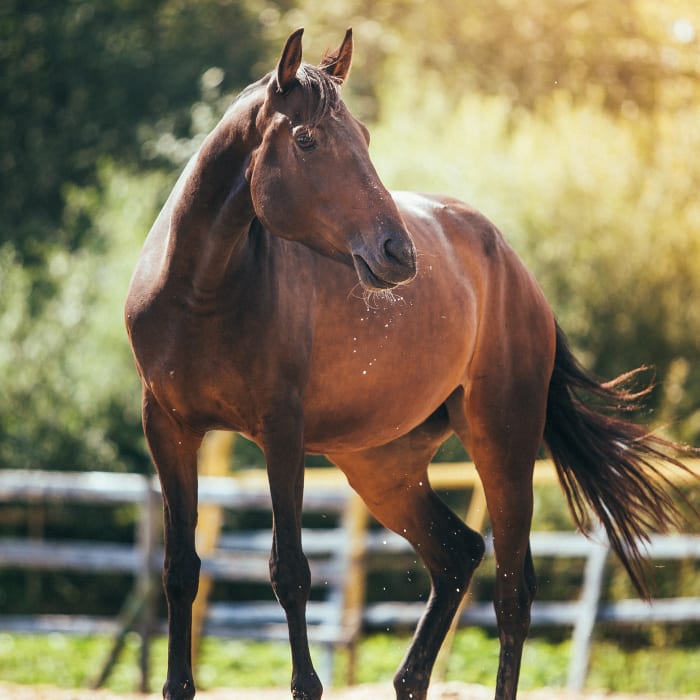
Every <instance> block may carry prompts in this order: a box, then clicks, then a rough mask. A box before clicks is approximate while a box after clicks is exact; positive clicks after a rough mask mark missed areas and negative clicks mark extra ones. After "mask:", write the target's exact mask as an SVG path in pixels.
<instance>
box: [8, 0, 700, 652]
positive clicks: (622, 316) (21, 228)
mask: <svg viewBox="0 0 700 700" xmlns="http://www.w3.org/2000/svg"><path fill="white" fill-rule="evenodd" d="M299 26H304V27H305V28H306V33H305V36H304V50H305V58H306V60H308V61H310V62H317V61H318V60H319V59H320V57H321V55H322V53H323V51H324V50H326V49H329V48H334V47H335V46H337V44H338V43H339V42H340V40H341V39H342V36H343V33H344V31H345V29H346V27H348V26H352V27H353V29H354V36H355V59H354V63H353V70H352V74H351V77H350V79H349V81H348V83H347V84H346V86H345V87H344V90H343V94H344V98H345V100H346V102H347V103H348V105H349V106H350V108H351V110H352V111H354V113H355V114H356V115H357V116H358V117H360V118H361V119H362V120H363V121H365V122H366V123H367V125H368V126H369V128H370V131H371V133H372V144H371V155H372V158H373V160H374V162H375V164H376V166H377V169H378V171H379V174H380V177H382V179H383V180H384V182H385V184H387V186H389V187H390V188H394V189H402V188H405V189H412V190H421V191H431V192H443V193H447V194H452V195H455V196H458V197H461V198H463V199H465V200H467V201H468V202H469V203H471V204H472V205H474V206H475V207H476V208H478V209H480V210H482V211H483V212H484V213H485V214H487V215H488V216H489V217H490V218H491V219H492V220H493V221H494V222H495V223H496V225H497V226H498V227H499V228H500V229H501V230H502V231H503V232H504V234H505V236H506V238H507V239H508V240H509V241H510V242H511V244H512V245H513V246H514V248H515V249H516V250H517V251H518V252H519V254H520V255H521V256H522V257H523V258H524V260H525V261H526V263H527V265H528V266H529V267H530V269H531V270H533V272H534V273H535V275H536V277H537V278H538V280H539V281H540V283H541V285H542V286H543V288H544V291H545V293H546V295H547V296H548V298H549V300H550V302H551V304H552V306H553V307H554V310H555V312H556V314H557V316H558V318H559V321H560V323H561V325H562V326H563V327H564V329H565V330H566V332H567V333H568V334H569V337H570V339H571V341H572V344H573V345H574V347H575V348H576V350H577V353H578V354H579V356H580V357H581V359H582V360H583V361H584V364H585V365H587V366H588V367H589V368H591V369H593V370H595V371H596V372H597V373H599V374H600V375H602V376H606V377H609V376H613V375H615V374H618V373H620V372H622V371H625V370H627V369H629V368H631V367H635V366H637V365H640V364H653V365H654V366H655V367H656V371H657V384H658V386H657V390H656V391H655V394H654V397H653V402H652V405H651V407H650V412H649V414H648V415H646V416H644V418H645V420H647V421H650V422H651V423H652V424H654V425H655V426H657V427H659V428H660V429H661V430H662V431H663V432H664V433H665V434H667V435H668V436H670V437H673V438H674V439H679V440H682V441H686V442H689V443H692V444H698V443H699V442H700V363H698V357H699V356H700V197H699V196H698V192H700V157H698V156H699V154H700V50H699V47H700V38H699V37H698V33H699V32H700V5H699V4H698V3H697V2H696V0H663V2H662V1H661V0H633V1H631V2H625V3H622V2H610V0H470V2H468V3H464V2H462V1H461V0H460V1H457V0H446V1H445V2H439V3H438V2H435V3H427V2H424V1H423V0H333V1H332V2H329V1H328V0H298V1H296V2H295V1H292V0H288V1H287V0H281V1H279V2H273V1H269V0H198V1H197V2H194V1H187V0H148V1H147V2H143V1H138V2H137V1H135V0H64V1H63V2H54V1H53V0H3V2H2V3H0V105H1V107H0V291H1V293H0V382H1V388H0V468H2V469H24V468H38V469H54V470H95V469H97V470H107V471H123V472H140V473H149V472H150V470H151V466H150V462H149V459H148V456H147V453H146V450H145V445H144V441H143V438H142V434H141V426H140V388H139V382H138V380H137V377H136V373H135V371H134V368H133V363H132V360H131V355H130V351H129V348H128V344H127V340H126V335H125V332H124V330H123V321H122V304H123V299H124V296H125V293H126V288H127V285H128V281H129V277H130V274H131V270H132V269H133V266H134V263H135V261H136V258H137V256H138V252H139V249H140V246H141V244H142V242H143V240H144V238H145V235H146V233H147V231H148V229H149V227H150V224H151V222H152V221H153V219H154V218H155V215H156V214H157V211H158V209H159V207H160V205H161V204H162V202H163V201H164V199H165V197H166V196H167V194H168V192H169V190H170V188H171V187H172V185H173V184H174V181H175V179H176V178H177V175H178V173H179V171H180V169H181V167H182V166H183V164H184V163H185V162H186V160H187V158H188V157H189V156H190V155H191V154H192V153H193V152H194V150H195V149H196V148H197V146H198V144H199V143H200V142H201V140H202V139H203V137H204V135H205V134H206V133H207V132H208V131H209V130H210V129H211V128H212V127H213V126H214V124H215V123H216V122H217V120H218V119H219V117H220V116H221V114H222V113H223V111H224V110H225V108H226V106H227V105H228V104H229V103H230V102H231V101H232V99H233V97H234V96H235V94H236V93H237V92H238V91H239V90H240V89H242V88H243V87H245V86H246V85H247V84H249V83H250V82H252V81H253V80H256V79H257V78H259V77H260V76H261V75H263V74H264V73H265V72H267V71H268V70H271V69H272V68H273V67H274V65H275V63H276V60H277V57H278V55H279V52H280V50H281V47H282V45H283V42H284V40H285V38H286V37H287V35H288V34H289V32H290V31H292V30H294V29H296V28H297V27H299ZM450 456H454V457H455V458H461V457H462V456H463V455H461V454H459V451H458V450H453V452H452V453H450V451H449V450H447V451H446V453H443V457H444V458H449V457H450ZM235 463H236V464H239V465H240V464H244V465H250V464H260V456H259V454H258V452H257V450H256V449H254V448H253V447H252V446H250V445H249V444H247V443H245V442H244V441H243V440H239V441H237V443H236V455H235ZM557 517H558V516H557ZM78 520H79V522H78V523H76V522H75V521H76V516H74V515H71V513H70V512H64V513H63V514H62V516H61V518H60V519H59V524H53V525H51V527H52V528H54V529H58V530H60V529H61V528H63V529H64V530H69V529H71V528H75V527H80V528H83V529H84V528H85V527H87V525H86V523H87V522H89V519H86V518H85V517H84V515H80V516H78ZM46 522H47V518H46V514H42V513H38V514H37V513H34V514H33V515H32V517H31V518H30V524H29V525H27V518H26V512H24V511H23V510H22V509H21V508H20V507H19V506H12V505H11V504H10V505H3V506H2V508H0V527H2V528H3V531H5V532H20V531H23V532H26V531H27V528H29V529H30V530H31V531H33V532H35V533H37V534H39V535H42V534H45V533H46V531H47V530H46V528H47V527H48V526H47V524H46ZM126 522H130V521H129V517H128V514H127V515H125V514H124V512H120V511H118V510H117V511H116V512H115V513H113V514H112V515H111V516H110V518H109V520H107V521H102V522H100V527H101V528H105V527H107V528H110V529H111V530H112V531H113V532H112V536H114V532H116V533H118V532H119V528H120V527H122V528H124V527H126V526H125V524H124V523H126ZM32 528H33V530H32ZM116 536H118V534H117V535H116ZM111 585H112V586H114V587H115V590H114V591H110V590H109V586H107V588H105V586H104V585H102V586H101V588H100V590H99V591H94V592H89V591H86V589H85V587H84V586H83V585H82V584H78V583H76V582H75V580H73V579H71V578H70V577H63V578H62V579H60V580H57V579H55V578H54V579H51V580H50V581H48V580H42V578H41V577H32V579H31V581H30V580H28V579H26V578H25V577H24V574H21V573H17V572H15V573H13V572H9V573H7V572H6V573H5V574H3V576H2V577H0V611H4V612H7V611H10V612H12V611H18V608H22V609H26V610H36V609H37V608H41V607H50V604H51V601H54V602H55V600H56V599H57V597H58V598H61V597H62V599H63V604H65V605H67V606H68V607H69V608H70V606H71V605H73V606H75V608H76V609H79V608H80V606H83V607H84V606H85V605H86V602H87V601H90V600H92V599H93V598H94V601H95V602H94V605H95V606H96V607H97V608H99V607H100V605H102V606H104V605H106V606H107V607H110V605H111V606H112V607H113V608H118V602H116V601H120V600H121V598H122V593H123V591H122V589H120V588H119V586H120V585H121V586H122V588H123V585H124V584H123V582H122V584H119V582H116V583H113V584H111ZM19 592H21V595H20V594H19ZM110 596H112V597H113V599H114V601H115V602H112V603H109V602H107V603H105V602H104V601H105V600H107V601H109V599H110ZM696 636H697V635H696ZM694 639H695V638H694ZM696 641H697V639H695V642H696Z"/></svg>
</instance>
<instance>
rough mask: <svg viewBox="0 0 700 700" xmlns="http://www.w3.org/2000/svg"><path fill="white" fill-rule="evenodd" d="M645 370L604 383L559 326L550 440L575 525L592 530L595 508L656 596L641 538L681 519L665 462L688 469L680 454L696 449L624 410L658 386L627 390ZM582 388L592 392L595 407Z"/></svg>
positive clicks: (634, 573)
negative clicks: (647, 426)
mask: <svg viewBox="0 0 700 700" xmlns="http://www.w3.org/2000/svg"><path fill="white" fill-rule="evenodd" d="M645 369H646V368H644V367H642V368H639V369H636V370H633V371H632V372H628V373H627V374H623V375H621V376H619V377H617V378H616V379H613V380H612V381H610V382H606V383H600V382H598V381H596V380H595V379H593V378H592V377H591V376H590V375H589V374H587V373H586V371H585V370H584V369H583V368H582V367H581V365H580V364H579V363H578V361H577V360H576V358H575V357H574V356H573V354H572V352H571V350H570V349H569V347H568V345H567V342H566V337H565V336H564V333H563V332H562V331H561V329H560V328H559V327H558V326H557V347H556V356H555V363H554V372H553V374H552V380H551V383H550V386H549V398H548V404H547V423H546V426H545V431H544V439H545V442H546V444H547V447H548V448H549V451H550V453H551V455H552V459H553V460H554V464H555V465H556V468H557V473H558V475H559V480H560V482H561V485H562V488H563V489H564V492H565V494H566V497H567V499H568V501H569V507H570V509H571V513H572V515H573V517H574V519H575V521H576V524H577V525H578V526H579V528H581V529H582V530H584V531H587V530H588V529H589V528H590V520H589V516H588V507H590V508H591V509H592V510H593V512H594V513H595V514H596V515H597V516H598V518H599V519H600V521H601V523H602V524H603V527H604V528H605V530H606V532H607V535H608V538H609V540H610V545H611V547H612V548H613V550H614V551H615V553H616V554H617V556H618V557H619V558H620V561H621V562H622V564H623V565H624V567H625V569H627V572H628V573H629V575H630V578H631V579H632V582H633V583H634V586H635V588H636V589H637V591H638V592H639V594H640V595H641V596H642V597H644V598H649V597H650V593H649V585H648V578H647V567H646V565H645V559H644V556H643V554H642V552H641V551H640V544H641V541H643V540H648V537H649V534H650V533H651V532H654V531H657V532H658V531H664V530H666V529H668V528H669V526H673V525H678V524H679V523H680V520H681V516H680V512H679V510H678V507H677V505H676V502H674V498H673V496H674V495H676V494H677V493H678V489H677V488H675V487H674V486H673V485H672V484H671V483H670V481H669V479H668V478H667V477H666V476H664V474H663V473H662V470H661V469H660V466H661V464H662V463H667V464H668V463H670V464H671V465H673V466H675V467H678V468H680V469H683V470H685V471H688V469H687V467H686V466H685V465H683V463H682V462H680V461H679V459H678V458H679V457H682V456H684V455H685V456H688V455H690V454H693V453H695V452H696V451H695V450H691V449H690V448H684V447H681V446H679V445H676V444H675V443H672V442H670V441H668V440H664V439H663V438H661V437H658V436H657V435H654V434H651V433H649V432H648V431H647V430H646V429H645V428H644V427H642V426H640V425H637V424H635V423H633V422H631V421H630V420H627V419H625V418H622V417H620V416H619V414H620V413H625V412H627V413H629V412H631V411H635V410H637V409H639V408H640V402H641V401H642V400H643V399H644V398H645V397H646V396H647V395H648V394H649V392H650V391H651V389H652V386H651V385H647V386H646V387H645V388H644V389H642V390H641V391H637V392H634V391H630V390H628V389H627V388H626V387H628V386H629V384H630V382H631V380H633V379H635V378H636V377H637V375H638V374H639V373H640V372H642V371H644V370H645ZM582 394H587V395H588V399H589V400H588V405H587V404H586V403H584V401H583V400H582V398H581V395H582ZM593 406H594V407H593ZM614 413H616V414H618V415H613V414H614Z"/></svg>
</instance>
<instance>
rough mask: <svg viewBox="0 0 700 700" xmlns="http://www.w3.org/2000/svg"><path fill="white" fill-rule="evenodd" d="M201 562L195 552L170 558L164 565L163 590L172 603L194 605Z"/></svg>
mask: <svg viewBox="0 0 700 700" xmlns="http://www.w3.org/2000/svg"><path fill="white" fill-rule="evenodd" d="M201 564H202V563H201V560H200V558H199V557H198V556H197V554H196V553H195V552H192V553H191V554H190V555H189V556H187V557H184V556H182V557H178V558H168V559H166V561H165V564H164V565H163V588H164V590H165V594H166V596H167V598H168V601H170V602H182V603H192V602H193V601H194V599H195V597H196V596H197V589H198V588H199V571H200V569H201Z"/></svg>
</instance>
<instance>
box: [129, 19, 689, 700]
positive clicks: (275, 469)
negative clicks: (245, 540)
mask: <svg viewBox="0 0 700 700" xmlns="http://www.w3.org/2000/svg"><path fill="white" fill-rule="evenodd" d="M301 33H302V32H301V30H299V31H297V32H295V33H294V34H292V35H291V36H290V37H289V39H288V41H287V43H286V45H285V47H284V50H283V53H282V56H281V59H280V61H279V64H278V66H277V68H276V70H275V71H273V72H272V73H271V74H269V75H267V76H265V77H264V78H262V79H261V80H260V81H259V82H257V83H255V84H253V85H251V86H249V87H248V88H247V89H246V90H244V91H243V92H242V93H241V95H240V96H239V97H238V98H237V99H236V101H235V102H234V103H233V105H232V106H231V107H230V109H229V110H228V111H227V113H226V114H225V116H224V117H223V118H222V120H221V122H220V123H219V124H218V126H216V128H215V129H214V130H213V131H212V133H211V134H210V135H209V137H208V138H207V139H206V141H205V142H204V143H203V145H202V147H201V148H200V150H199V152H198V153H197V154H196V155H195V156H194V157H193V158H192V160H191V161H190V163H189V165H188V166H187V167H186V169H185V170H184V172H183V174H182V176H181V177H180V179H179V181H178V182H177V184H176V186H175V188H174V189H173V192H172V194H171V195H170V197H169V199H168V201H167V202H166V204H165V206H164V207H163V210H162V211H161V213H160V215H159V216H158V218H157V220H156V222H155V224H154V225H153V228H152V229H151V232H150V233H149V236H148V239H147V240H146V243H145V246H144V249H143V252H142V254H141V258H140V260H139V262H138V265H137V267H136V271H135V273H134V277H133V280H132V283H131V288H130V291H129V295H128V300H127V303H126V322H127V326H128V331H129V336H130V338H131V343H132V346H133V351H134V355H135V358H136V364H137V367H138V371H139V374H140V376H141V380H142V383H143V425H144V431H145V434H146V437H147V440H148V444H149V447H150V451H151V454H152V457H153V461H154V463H155V466H156V469H157V471H158V475H159V477H160V481H161V484H162V489H163V503H164V514H165V564H164V573H163V581H164V588H165V592H166V596H167V601H168V610H169V635H170V636H169V640H170V641H169V651H168V675H167V681H166V683H165V686H164V689H163V694H164V697H165V698H168V699H170V700H176V699H177V700H183V699H189V698H192V697H193V695H194V683H193V679H192V670H191V659H190V628H191V609H192V601H193V599H194V597H195V593H196V591H197V584H198V575H199V565H200V562H199V559H198V557H197V554H196V552H195V547H194V530H195V524H196V521H197V449H198V447H199V445H200V443H201V441H202V438H203V436H204V434H205V433H206V432H207V431H208V430H211V429H225V430H233V431H238V432H240V433H242V434H244V435H246V436H247V437H249V438H250V439H252V440H254V441H255V442H256V443H257V444H258V445H259V446H260V447H261V448H262V450H263V451H264V454H265V457H266V461H267V470H268V474H269V483H270V491H271V497H272V509H273V516H274V526H273V543H272V554H271V559H270V575H271V580H272V586H273V588H274V591H275V594H276V595H277V598H278V599H279V601H280V603H281V605H282V606H283V608H284V610H285V613H286V616H287V621H288V625H289V638H290V643H291V650H292V662H293V671H292V683H291V689H292V696H293V697H294V698H297V699H302V698H303V699H304V700H318V699H319V698H320V697H321V691H322V689H321V684H320V683H319V680H318V677H317V675H316V673H315V671H314V668H313V666H312V662H311V658H310V655H309V649H308V642H307V633H306V621H305V606H306V601H307V598H308V593H309V568H308V564H307V561H306V559H305V557H304V554H303V552H302V547H301V538H300V511H301V504H302V491H303V484H304V456H305V453H307V452H312V453H322V454H326V455H328V457H329V458H330V459H331V460H332V461H333V462H334V463H335V464H336V465H338V467H339V468H340V469H342V470H343V472H344V473H345V474H346V475H347V478H348V480H349V482H350V484H351V485H352V486H353V487H354V488H355V489H356V490H357V491H358V493H359V494H360V495H361V496H362V498H363V499H364V500H365V502H366V503H367V505H368V507H369V508H370V510H371V511H372V513H373V514H374V515H375V516H376V517H377V519H378V520H379V521H381V522H382V523H383V524H384V525H386V526H387V527H389V528H391V529H392V530H394V531H396V532H398V533H399V534H401V535H403V536H404V537H406V538H407V539H408V540H409V541H410V542H411V544H412V545H413V546H414V547H415V549H416V551H417V552H418V553H419V554H420V556H421V557H422V559H423V561H424V562H425V565H426V567H427V569H428V571H429V573H430V576H431V582H432V585H431V597H430V601H429V603H428V605H427V609H426V612H425V614H424V616H423V618H422V619H421V621H420V624H419V625H418V628H417V631H416V634H415V638H414V640H413V643H412V645H411V647H410V650H409V651H408V654H407V656H406V658H405V660H404V661H403V663H402V665H401V668H400V669H399V671H398V672H397V675H396V678H395V687H396V696H397V698H398V699H399V700H408V698H413V700H420V699H424V698H425V697H426V693H427V687H428V682H429V679H430V673H431V670H432V666H433V663H434V661H435V657H436V654H437V652H438V649H439V647H440V644H441V642H442V640H443V638H444V635H445V633H446V631H447V629H448V627H449V625H450V621H451V619H452V617H453V615H454V613H455V611H456V610H457V607H458V605H459V602H460V600H461V598H462V596H463V595H464V592H465V590H466V588H467V584H468V583H469V580H470V577H471V575H472V573H473V571H474V569H475V568H476V567H477V565H478V564H479V562H480V560H481V558H482V555H483V553H484V544H483V540H482V537H481V536H480V535H479V534H478V533H476V532H473V531H472V530H470V529H468V528H467V527H466V526H465V525H464V524H463V523H462V522H461V520H460V519H459V518H457V517H456V516H455V515H454V514H453V513H452V512H451V511H450V510H449V509H448V508H447V507H446V506H445V505H444V504H443V503H442V502H441V501H440V500H439V499H438V497H437V496H436V495H435V493H434V492H433V490H432V489H431V487H430V483H429V481H428V477H427V473H426V468H427V465H428V462H429V461H430V460H431V458H432V456H433V455H434V453H435V451H436V450H437V448H438V447H439V446H440V444H441V443H442V442H443V441H444V440H445V438H446V437H448V436H449V435H450V434H452V433H453V432H454V433H456V434H457V435H458V436H459V438H460V439H461V441H462V442H463V443H464V445H465V446H466V448H467V449H468V451H469V454H470V455H471V456H472V458H473V459H474V462H475V464H476V467H477V469H478V472H479V475H480V477H481V479H482V481H483V484H484V488H485V491H486V497H487V501H488V509H489V513H490V518H491V523H492V527H493V536H494V546H495V551H496V558H497V566H498V568H497V582H496V592H495V609H496V615H497V621H498V630H499V637H500V644H501V656H500V661H499V668H498V678H497V686H496V697H497V698H500V699H502V700H512V699H513V698H515V696H516V691H517V683H518V673H519V667H520V658H521V651H522V646H523V642H524V640H525V636H526V634H527V631H528V626H529V620H530V605H531V602H532V599H533V596H534V594H535V574H534V569H533V565H532V559H531V556H530V548H529V544H528V538H529V531H530V520H531V515H532V474H533V463H534V460H535V457H536V455H537V452H538V449H539V447H540V445H541V443H542V441H543V439H544V442H545V443H546V445H547V446H548V447H549V449H550V451H551V453H552V455H553V458H554V460H555V462H556V464H557V468H558V470H559V475H560V477H561V481H562V484H563V486H564V489H565V492H566V494H567V496H568V498H569V501H570V503H571V505H572V510H573V513H574V515H575V517H576V519H577V521H578V522H579V523H582V522H584V521H585V518H586V507H585V506H586V504H588V505H589V506H590V507H591V508H592V510H593V511H594V513H595V514H596V515H597V516H598V517H599V518H600V519H601V520H602V522H603V525H604V526H605V528H606V530H607V532H608V535H609V537H610V540H611V542H612V544H613V547H614V548H615V550H616V552H617V554H618V555H619V557H620V558H621V560H622V562H623V563H624V564H625V566H626V567H627V569H628V571H629V572H630V574H631V576H632V579H633V581H634V582H635V584H636V585H637V587H638V588H639V590H640V591H641V592H642V593H644V592H646V588H645V579H644V576H643V572H642V559H641V557H640V553H639V550H638V546H637V539H638V538H639V537H640V536H644V534H645V533H646V532H647V531H648V529H649V528H650V527H655V526H660V527H663V526H664V525H667V524H668V523H669V522H671V521H672V519H673V518H674V517H675V515H676V511H675V509H674V505H673V502H672V500H671V498H670V497H669V495H668V493H667V491H666V490H665V488H664V486H665V485H664V484H661V485H659V484H658V480H657V479H651V478H650V476H651V477H653V476H655V471H656V470H655V468H654V466H653V464H650V460H651V461H652V462H653V461H654V460H655V459H656V458H658V457H661V458H666V459H667V460H668V461H672V462H674V463H676V464H678V463H677V462H675V460H674V458H673V456H668V457H667V455H670V454H671V453H672V448H673V446H672V445H670V444H668V443H664V442H663V441H662V440H660V439H659V438H656V437H653V436H650V435H648V434H646V432H645V431H644V430H643V429H641V428H639V427H636V426H635V425H634V424H632V423H630V422H628V421H627V420H625V419H622V418H617V417H613V416H611V415H610V413H609V411H606V410H605V409H608V408H618V407H623V408H624V407H629V406H630V405H631V404H635V403H636V401H637V399H638V398H639V394H637V395H635V394H630V393H628V391H627V390H626V389H625V384H624V382H625V381H626V379H628V378H629V376H626V377H622V378H618V379H617V380H614V381H613V382H609V383H606V384H601V383H599V382H597V381H595V380H593V379H591V378H589V377H588V376H587V375H586V374H585V373H584V372H583V371H582V370H581V369H580V367H579V365H578V364H577V363H576V361H575V360H574V358H573V357H572V355H571V353H570V352H569V350H568V349H567V346H566V343H565V340H564V337H563V335H562V333H561V332H560V331H559V329H558V327H557V325H556V323H555V320H554V317H553V314H552V311H551V310H550V307H549V305H548V304H547V302H546V301H545V298H544V296H543V294H542V292H541V291H540V288H539V287H538V285H537V283H536V282H535V280H534V279H533V278H532V276H531V275H530V273H529V272H528V271H527V270H526V269H525V267H524V266H523V264H522V263H521V262H520V260H519V259H518V258H517V256H516V255H515V253H514V252H513V250H512V249H511V248H510V247H509V246H508V245H507V243H506V242H505V241H504V239H503V238H502V236H501V234H500V233H499V232H498V231H497V230H496V228H495V227H494V226H493V225H492V224H491V223H490V222H489V221H487V220H486V219H485V218H484V217H483V216H482V215H481V214H479V213H478V212H476V211H474V210H473V209H471V208H469V207H468V206H466V205H465V204H463V203H461V202H459V201H456V200H454V199H448V198H446V197H432V196H422V195H417V194H407V193H400V194H398V193H397V194H390V193H389V192H388V191H387V190H386V189H385V187H384V186H383V185H382V183H381V181H380V180H379V177H378V176H377V173H376V172H375V170H374V168H373V166H372V163H371V162H370V159H369V155H368V142H369V136H368V133H367V129H366V128H365V127H364V126H363V125H362V124H361V123H360V122H358V121H357V120H356V119H355V118H354V117H353V116H352V115H351V114H350V113H349V111H348V110H347V108H346V107H345V105H344V103H343V102H342V100H341V99H340V96H339V88H340V85H341V83H342V82H343V80H344V79H345V77H346V76H347V73H348V71H349V69H350V62H351V57H352V37H351V33H350V31H348V33H347V34H346V36H345V39H344V41H343V43H342V44H341V46H340V47H339V49H338V50H337V51H335V52H334V53H332V54H330V55H328V56H326V57H325V58H324V60H323V61H322V63H321V65H320V66H319V67H313V66H310V65H307V64H302V63H301ZM358 279H359V284H358ZM582 392H583V393H586V394H593V395H594V398H595V400H596V403H595V405H596V406H597V407H598V408H596V409H595V410H594V409H591V408H589V407H587V406H586V405H584V404H583V403H582V401H581V399H580V398H579V395H580V394H581V393H582ZM679 466H680V465H679Z"/></svg>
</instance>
